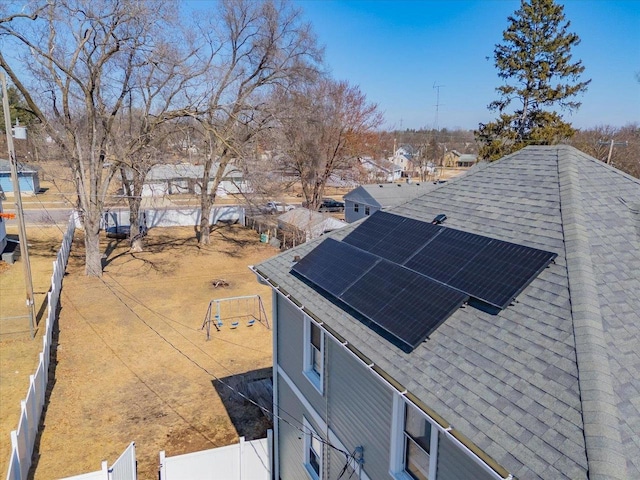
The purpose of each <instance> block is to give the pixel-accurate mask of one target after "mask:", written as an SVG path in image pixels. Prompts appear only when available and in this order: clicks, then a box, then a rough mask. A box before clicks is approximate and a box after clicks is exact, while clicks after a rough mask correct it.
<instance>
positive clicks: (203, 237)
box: [198, 190, 214, 245]
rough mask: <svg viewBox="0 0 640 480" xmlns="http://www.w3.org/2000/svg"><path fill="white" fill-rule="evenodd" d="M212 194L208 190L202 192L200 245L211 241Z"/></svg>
mask: <svg viewBox="0 0 640 480" xmlns="http://www.w3.org/2000/svg"><path fill="white" fill-rule="evenodd" d="M211 197H212V195H209V194H208V193H207V192H206V190H205V191H204V192H203V194H202V201H201V203H200V205H201V216H200V241H199V242H198V243H199V244H200V245H209V244H210V243H211V237H210V235H209V231H210V229H211V224H210V223H209V217H210V216H211V206H212V205H213V201H214V200H213V199H212V198H211Z"/></svg>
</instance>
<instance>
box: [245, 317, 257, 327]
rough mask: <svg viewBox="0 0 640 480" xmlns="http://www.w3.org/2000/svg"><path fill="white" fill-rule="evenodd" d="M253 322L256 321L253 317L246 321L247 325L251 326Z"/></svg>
mask: <svg viewBox="0 0 640 480" xmlns="http://www.w3.org/2000/svg"><path fill="white" fill-rule="evenodd" d="M254 323H256V319H255V318H252V319H251V320H249V321H248V322H247V327H253V324H254Z"/></svg>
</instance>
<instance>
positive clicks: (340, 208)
mask: <svg viewBox="0 0 640 480" xmlns="http://www.w3.org/2000/svg"><path fill="white" fill-rule="evenodd" d="M319 210H320V211H321V212H344V202H339V201H337V200H334V199H333V198H323V199H322V203H321V204H320V209H319Z"/></svg>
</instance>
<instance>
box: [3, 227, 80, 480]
mask: <svg viewBox="0 0 640 480" xmlns="http://www.w3.org/2000/svg"><path fill="white" fill-rule="evenodd" d="M74 230H75V220H74V217H73V216H72V217H71V218H70V219H69V224H68V226H67V231H66V232H65V234H64V236H63V238H62V245H61V246H60V250H59V251H58V256H57V258H56V261H55V262H53V275H51V291H50V292H49V293H48V298H47V302H48V308H47V320H46V323H45V332H44V336H43V337H42V352H41V353H40V362H39V363H38V367H37V368H36V371H35V373H34V374H33V375H30V376H29V388H28V390H27V397H26V398H25V399H24V400H22V401H21V402H20V405H21V412H20V419H19V420H18V428H17V429H16V430H14V431H12V432H11V457H10V460H9V470H8V472H7V480H25V479H26V478H27V474H28V473H29V468H31V454H32V453H33V446H34V444H35V440H36V436H37V434H38V425H39V423H40V415H41V414H42V408H43V407H44V399H45V394H46V391H47V382H48V373H49V352H50V349H51V334H52V331H53V324H54V322H55V320H56V310H57V307H58V300H59V299H60V289H61V288H62V277H64V271H65V268H66V266H67V260H68V259H69V251H70V249H71V242H72V241H73V233H74Z"/></svg>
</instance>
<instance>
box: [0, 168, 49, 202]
mask: <svg viewBox="0 0 640 480" xmlns="http://www.w3.org/2000/svg"><path fill="white" fill-rule="evenodd" d="M18 183H19V184H20V193H23V194H30V195H35V194H36V193H38V192H39V191H40V178H39V176H38V170H37V169H36V168H33V167H31V166H29V165H27V164H25V163H20V162H18ZM0 188H2V190H3V191H4V192H5V193H10V194H12V195H13V182H12V181H11V162H10V161H9V160H0Z"/></svg>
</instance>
